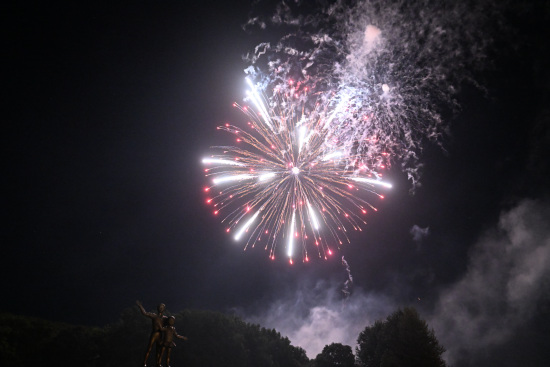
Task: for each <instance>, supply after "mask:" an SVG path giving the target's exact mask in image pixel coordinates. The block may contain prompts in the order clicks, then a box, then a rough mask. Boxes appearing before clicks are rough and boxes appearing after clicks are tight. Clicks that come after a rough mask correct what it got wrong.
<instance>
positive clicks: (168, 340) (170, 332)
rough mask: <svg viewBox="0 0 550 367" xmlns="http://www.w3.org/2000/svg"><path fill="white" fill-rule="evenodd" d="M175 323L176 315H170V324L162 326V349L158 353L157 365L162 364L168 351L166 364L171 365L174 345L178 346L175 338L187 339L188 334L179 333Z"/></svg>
mask: <svg viewBox="0 0 550 367" xmlns="http://www.w3.org/2000/svg"><path fill="white" fill-rule="evenodd" d="M175 323H176V318H175V317H174V316H170V317H169V318H168V325H166V326H164V327H163V328H162V342H161V350H160V353H159V354H158V355H157V366H161V362H162V357H163V355H164V352H165V351H166V366H167V367H170V354H171V353H172V347H175V346H176V343H174V339H175V338H178V339H183V340H187V337H186V336H182V335H179V334H178V333H177V332H176V328H175V327H174V324H175Z"/></svg>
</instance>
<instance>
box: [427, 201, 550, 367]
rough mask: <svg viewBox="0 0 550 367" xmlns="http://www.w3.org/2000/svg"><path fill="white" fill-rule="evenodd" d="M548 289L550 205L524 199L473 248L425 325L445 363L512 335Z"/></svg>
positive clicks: (529, 317) (479, 350) (469, 356)
mask: <svg viewBox="0 0 550 367" xmlns="http://www.w3.org/2000/svg"><path fill="white" fill-rule="evenodd" d="M549 291H550V205H549V204H548V203H542V202H537V201H534V200H525V201H523V202H521V203H520V204H519V205H518V206H517V207H515V208H514V209H512V210H510V211H509V212H507V213H504V214H503V215H502V216H501V218H500V221H499V224H498V227H497V228H495V229H493V230H491V231H488V232H487V233H485V235H483V236H482V237H481V238H480V239H479V241H478V242H477V244H476V245H475V246H474V247H473V249H472V252H471V254H470V261H469V265H468V270H467V272H466V274H465V275H464V276H463V277H462V279H461V280H460V281H458V282H457V283H456V284H454V285H452V286H451V287H449V288H447V289H445V290H444V291H443V292H441V295H440V297H439V300H438V301H437V303H436V308H435V312H434V314H433V315H431V317H430V321H429V323H430V325H432V326H433V327H434V329H435V331H436V334H437V336H438V338H439V339H440V341H441V342H442V343H443V344H444V345H447V346H448V352H447V358H448V360H449V361H450V362H455V361H459V360H463V359H471V358H475V356H476V355H477V354H480V353H482V352H483V353H485V352H486V351H487V350H488V349H490V348H492V347H495V346H498V345H501V344H503V343H505V342H507V341H509V340H510V339H511V338H513V337H514V332H515V331H516V330H517V328H518V327H520V326H522V324H524V323H527V322H528V321H529V320H530V319H532V318H533V316H534V314H535V309H536V307H537V303H538V302H539V301H541V297H543V296H544V294H548V292H549Z"/></svg>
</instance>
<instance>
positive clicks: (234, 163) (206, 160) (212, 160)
mask: <svg viewBox="0 0 550 367" xmlns="http://www.w3.org/2000/svg"><path fill="white" fill-rule="evenodd" d="M202 163H204V164H210V163H215V164H227V165H228V166H241V167H244V166H245V164H244V163H241V162H237V161H230V160H227V159H218V158H204V159H203V160H202Z"/></svg>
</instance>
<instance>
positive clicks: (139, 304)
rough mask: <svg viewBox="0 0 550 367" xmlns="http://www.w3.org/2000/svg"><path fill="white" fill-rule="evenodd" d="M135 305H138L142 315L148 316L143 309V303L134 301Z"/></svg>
mask: <svg viewBox="0 0 550 367" xmlns="http://www.w3.org/2000/svg"><path fill="white" fill-rule="evenodd" d="M136 305H137V306H138V307H139V310H140V311H141V314H142V315H143V316H149V315H148V313H147V311H145V309H144V308H143V305H142V304H141V302H140V301H136Z"/></svg>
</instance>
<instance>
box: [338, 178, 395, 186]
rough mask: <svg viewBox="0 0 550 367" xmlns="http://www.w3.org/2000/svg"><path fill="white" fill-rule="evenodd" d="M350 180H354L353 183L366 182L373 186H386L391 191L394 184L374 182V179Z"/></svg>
mask: <svg viewBox="0 0 550 367" xmlns="http://www.w3.org/2000/svg"><path fill="white" fill-rule="evenodd" d="M348 179H350V180H353V181H357V182H366V183H370V184H373V185H379V186H384V187H387V188H389V189H391V188H392V184H390V183H387V182H384V181H379V180H374V179H372V178H365V177H348Z"/></svg>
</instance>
